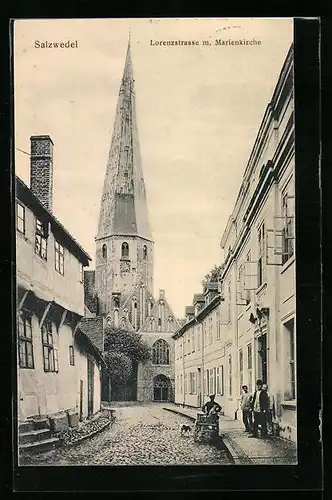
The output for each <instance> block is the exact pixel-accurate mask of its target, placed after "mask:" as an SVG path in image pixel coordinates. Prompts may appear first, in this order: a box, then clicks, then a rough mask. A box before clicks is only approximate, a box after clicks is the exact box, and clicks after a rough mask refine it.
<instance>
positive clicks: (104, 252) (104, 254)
mask: <svg viewBox="0 0 332 500" xmlns="http://www.w3.org/2000/svg"><path fill="white" fill-rule="evenodd" d="M101 252H102V255H103V259H106V258H107V246H106V244H105V243H104V244H103V246H102V249H101Z"/></svg>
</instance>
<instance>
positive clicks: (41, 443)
mask: <svg viewBox="0 0 332 500" xmlns="http://www.w3.org/2000/svg"><path fill="white" fill-rule="evenodd" d="M60 442H61V441H60V439H59V438H55V437H52V434H51V429H50V425H49V421H48V420H47V419H46V418H29V419H28V420H26V421H25V422H20V423H19V450H20V452H23V451H29V452H37V451H46V450H49V449H51V448H53V447H54V446H57V445H59V444H60Z"/></svg>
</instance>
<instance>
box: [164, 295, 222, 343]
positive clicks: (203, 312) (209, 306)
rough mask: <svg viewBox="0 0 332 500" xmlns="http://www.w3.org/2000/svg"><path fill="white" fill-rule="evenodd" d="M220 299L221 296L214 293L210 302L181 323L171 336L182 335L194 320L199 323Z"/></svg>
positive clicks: (174, 337) (177, 336) (175, 337)
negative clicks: (195, 314)
mask: <svg viewBox="0 0 332 500" xmlns="http://www.w3.org/2000/svg"><path fill="white" fill-rule="evenodd" d="M222 300H223V299H222V298H221V296H220V295H216V296H215V297H213V299H212V300H211V302H209V304H207V305H206V306H205V307H203V309H201V311H200V312H199V313H198V314H197V316H194V317H193V318H192V319H190V320H189V321H187V322H186V323H185V324H184V325H182V326H181V327H180V328H179V329H178V330H177V331H176V332H175V333H174V335H172V338H173V339H177V338H179V337H182V335H183V334H184V332H185V331H186V330H188V328H190V327H191V326H193V325H194V324H195V323H196V322H198V323H199V322H200V321H201V320H202V319H204V318H205V317H206V316H207V315H208V314H209V313H210V312H211V311H213V309H215V308H216V307H217V306H218V305H219V304H220V302H221V301H222Z"/></svg>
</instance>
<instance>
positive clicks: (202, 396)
mask: <svg viewBox="0 0 332 500" xmlns="http://www.w3.org/2000/svg"><path fill="white" fill-rule="evenodd" d="M195 321H196V323H198V324H200V325H201V331H202V372H201V381H200V382H201V407H202V404H204V401H203V399H204V348H205V344H204V332H203V324H202V322H201V321H199V320H198V319H197V318H196V316H195ZM202 374H203V380H202ZM202 385H203V387H202ZM200 409H201V408H200Z"/></svg>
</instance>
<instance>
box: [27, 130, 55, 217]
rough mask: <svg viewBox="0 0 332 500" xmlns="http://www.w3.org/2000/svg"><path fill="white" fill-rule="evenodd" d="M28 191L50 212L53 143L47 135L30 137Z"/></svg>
mask: <svg viewBox="0 0 332 500" xmlns="http://www.w3.org/2000/svg"><path fill="white" fill-rule="evenodd" d="M30 189H31V191H32V192H33V194H34V195H35V196H36V197H37V198H38V199H39V201H40V202H41V203H42V204H43V205H44V207H45V208H47V209H48V210H50V211H52V201H53V141H52V139H51V138H50V136H49V135H34V136H31V137H30Z"/></svg>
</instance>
